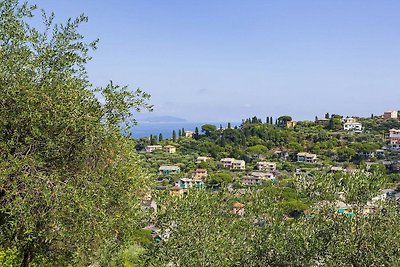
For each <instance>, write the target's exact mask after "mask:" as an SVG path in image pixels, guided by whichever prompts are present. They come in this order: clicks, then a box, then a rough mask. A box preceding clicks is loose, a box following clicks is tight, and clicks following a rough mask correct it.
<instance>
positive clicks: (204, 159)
mask: <svg viewBox="0 0 400 267" xmlns="http://www.w3.org/2000/svg"><path fill="white" fill-rule="evenodd" d="M209 159H210V158H209V157H197V159H196V164H199V163H201V162H207V160H209Z"/></svg>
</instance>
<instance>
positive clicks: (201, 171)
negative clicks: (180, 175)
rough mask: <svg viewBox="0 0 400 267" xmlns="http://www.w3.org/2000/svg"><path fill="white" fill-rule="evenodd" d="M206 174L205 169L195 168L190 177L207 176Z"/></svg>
mask: <svg viewBox="0 0 400 267" xmlns="http://www.w3.org/2000/svg"><path fill="white" fill-rule="evenodd" d="M207 176H208V172H207V170H206V169H196V170H195V171H194V172H193V174H192V178H194V179H203V178H207Z"/></svg>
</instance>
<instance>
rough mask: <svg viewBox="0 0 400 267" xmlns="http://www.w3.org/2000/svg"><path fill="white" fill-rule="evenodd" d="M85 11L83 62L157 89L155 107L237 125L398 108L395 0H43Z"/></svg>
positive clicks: (399, 22)
mask: <svg viewBox="0 0 400 267" xmlns="http://www.w3.org/2000/svg"><path fill="white" fill-rule="evenodd" d="M32 3H37V4H38V5H39V7H43V8H45V9H46V10H48V11H54V12H55V13H56V17H57V20H59V21H64V20H65V19H67V18H68V17H75V16H77V15H79V14H80V13H85V14H86V15H88V16H89V23H88V24H86V25H84V26H83V27H82V33H83V34H84V35H85V36H87V37H88V38H89V39H95V38H97V37H98V38H100V45H99V49H98V50H97V51H95V52H94V53H93V60H92V62H91V63H90V64H89V65H88V70H89V74H90V79H91V81H92V82H93V83H94V84H95V85H105V84H106V83H107V82H108V81H109V80H113V81H114V82H115V83H118V84H121V85H129V86H130V87H131V88H136V87H140V88H141V89H143V90H144V91H147V92H149V93H150V94H151V95H152V100H151V102H152V104H154V105H155V111H154V114H155V115H163V116H164V115H169V116H176V117H181V118H185V119H187V120H188V121H240V120H241V119H242V118H245V117H250V116H253V115H257V116H260V117H262V118H265V117H266V116H274V117H276V116H278V115H284V114H288V115H291V116H292V117H294V118H295V119H299V120H300V119H310V120H312V119H313V118H314V116H316V115H318V116H323V114H324V113H325V112H330V113H339V114H343V115H349V116H350V115H362V116H369V115H370V114H371V113H374V114H381V113H383V111H385V110H390V109H400V101H399V100H400V73H399V71H400V16H399V14H400V1H398V0H393V1H388V0H381V1H376V0H374V1H370V0H334V1H333V0H325V1H320V0H318V1H317V0H315V1H311V0H302V1H293V0H291V1H289V0H279V1H268V0H248V1H242V0H202V1H199V0H197V1H195V0H142V1H136V0H129V1H127V0H125V1H121V0H119V1H118V0H117V1H102V0H97V1H82V0H80V1H78V0H57V1H53V0H47V1H46V0H39V1H35V2H32Z"/></svg>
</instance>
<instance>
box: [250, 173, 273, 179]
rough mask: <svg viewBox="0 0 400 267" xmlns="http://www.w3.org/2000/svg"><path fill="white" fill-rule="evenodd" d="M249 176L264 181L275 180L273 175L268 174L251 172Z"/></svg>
mask: <svg viewBox="0 0 400 267" xmlns="http://www.w3.org/2000/svg"><path fill="white" fill-rule="evenodd" d="M250 175H251V176H254V177H261V178H262V179H264V180H271V181H275V180H276V179H275V175H274V174H273V173H270V172H251V173H250Z"/></svg>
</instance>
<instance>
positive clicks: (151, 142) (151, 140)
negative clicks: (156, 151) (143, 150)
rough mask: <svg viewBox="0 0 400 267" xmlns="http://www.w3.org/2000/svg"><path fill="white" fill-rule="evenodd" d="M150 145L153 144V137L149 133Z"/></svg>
mask: <svg viewBox="0 0 400 267" xmlns="http://www.w3.org/2000/svg"><path fill="white" fill-rule="evenodd" d="M150 145H154V139H153V135H152V134H151V135H150Z"/></svg>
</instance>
